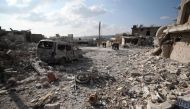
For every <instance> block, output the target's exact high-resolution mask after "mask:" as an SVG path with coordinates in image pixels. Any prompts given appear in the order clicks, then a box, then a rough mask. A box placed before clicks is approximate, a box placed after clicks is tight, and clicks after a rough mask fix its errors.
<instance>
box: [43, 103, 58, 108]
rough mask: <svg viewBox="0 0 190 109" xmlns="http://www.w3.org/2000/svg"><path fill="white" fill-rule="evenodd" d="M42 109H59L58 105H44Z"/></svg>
mask: <svg viewBox="0 0 190 109" xmlns="http://www.w3.org/2000/svg"><path fill="white" fill-rule="evenodd" d="M44 109H60V103H54V104H45V106H44Z"/></svg>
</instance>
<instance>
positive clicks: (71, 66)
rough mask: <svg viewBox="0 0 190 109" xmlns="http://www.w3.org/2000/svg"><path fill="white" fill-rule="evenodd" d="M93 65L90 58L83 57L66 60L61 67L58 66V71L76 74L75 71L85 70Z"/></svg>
mask: <svg viewBox="0 0 190 109" xmlns="http://www.w3.org/2000/svg"><path fill="white" fill-rule="evenodd" d="M92 65H93V62H92V59H90V58H87V57H83V58H80V59H78V60H74V61H72V62H68V63H66V64H65V65H64V67H63V66H58V67H63V68H58V69H57V70H58V71H60V72H61V71H64V72H65V73H70V74H74V75H75V74H77V72H87V71H88V70H89V69H90V68H91V67H92Z"/></svg>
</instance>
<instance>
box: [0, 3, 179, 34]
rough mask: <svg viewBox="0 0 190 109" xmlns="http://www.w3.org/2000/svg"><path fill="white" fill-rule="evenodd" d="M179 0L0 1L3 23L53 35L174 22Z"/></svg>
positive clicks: (0, 21)
mask: <svg viewBox="0 0 190 109" xmlns="http://www.w3.org/2000/svg"><path fill="white" fill-rule="evenodd" d="M179 3H180V0H0V25H1V26H2V28H5V29H9V28H13V29H18V30H24V29H31V30H32V32H33V33H42V34H44V35H46V36H53V35H55V34H57V33H59V34H60V35H67V34H70V33H73V34H74V35H75V36H84V35H96V34H97V33H98V22H99V21H101V22H102V34H104V35H108V34H116V33H123V32H130V31H131V27H132V25H134V24H143V25H146V26H150V25H153V24H154V25H165V24H170V23H173V21H172V20H173V19H175V18H176V16H177V9H175V8H176V7H177V6H178V5H179Z"/></svg>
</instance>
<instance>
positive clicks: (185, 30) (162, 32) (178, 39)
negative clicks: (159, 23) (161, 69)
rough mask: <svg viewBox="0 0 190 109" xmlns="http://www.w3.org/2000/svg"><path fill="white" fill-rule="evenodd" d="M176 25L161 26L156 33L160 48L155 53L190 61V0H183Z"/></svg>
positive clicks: (186, 61) (185, 61)
mask: <svg viewBox="0 0 190 109" xmlns="http://www.w3.org/2000/svg"><path fill="white" fill-rule="evenodd" d="M178 9H179V12H178V16H177V22H176V24H174V25H168V26H163V27H161V28H160V29H159V30H158V31H157V34H156V37H157V40H158V43H159V48H158V49H157V50H156V51H155V52H154V53H153V55H161V56H163V57H165V58H171V59H173V60H177V61H180V62H184V63H188V62H190V55H189V54H188V53H189V52H190V46H189V43H190V37H189V36H190V0H181V4H180V6H179V8H178Z"/></svg>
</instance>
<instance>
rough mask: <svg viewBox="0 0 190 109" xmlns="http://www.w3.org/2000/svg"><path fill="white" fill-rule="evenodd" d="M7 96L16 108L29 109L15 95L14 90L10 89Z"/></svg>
mask: <svg viewBox="0 0 190 109" xmlns="http://www.w3.org/2000/svg"><path fill="white" fill-rule="evenodd" d="M8 94H9V96H10V97H11V100H13V101H14V102H15V104H16V105H17V107H18V108H19V109H29V107H28V106H27V105H25V104H24V103H23V101H22V100H21V99H20V97H19V96H18V95H17V94H16V92H15V90H14V89H11V90H10V91H9V92H8Z"/></svg>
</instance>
